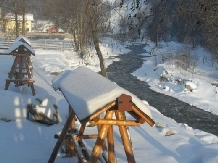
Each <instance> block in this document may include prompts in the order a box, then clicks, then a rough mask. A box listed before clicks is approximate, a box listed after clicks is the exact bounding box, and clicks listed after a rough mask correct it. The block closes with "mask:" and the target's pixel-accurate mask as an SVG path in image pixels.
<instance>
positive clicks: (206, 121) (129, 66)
mask: <svg viewBox="0 0 218 163" xmlns="http://www.w3.org/2000/svg"><path fill="white" fill-rule="evenodd" d="M144 47H145V45H132V46H129V49H130V50H132V51H131V52H129V53H127V54H124V55H119V58H120V61H114V62H113V64H111V65H110V66H108V68H107V72H108V78H109V79H110V80H111V81H114V82H116V83H117V84H118V85H119V86H121V87H123V88H125V89H126V90H128V91H130V92H131V93H133V94H135V95H136V96H138V98H140V99H142V100H146V101H148V103H149V104H150V105H151V106H153V107H155V108H157V109H158V110H159V111H160V112H161V113H162V114H164V115H165V116H167V117H170V118H172V119H174V120H176V121H177V122H178V123H186V124H188V125H189V126H191V127H193V128H195V129H200V130H202V131H205V132H209V133H212V134H214V135H217V136H218V116H217V115H214V114H211V113H209V112H206V111H204V110H202V109H199V108H196V107H194V106H190V105H189V104H187V103H184V102H182V101H179V100H177V99H175V98H173V97H170V96H167V95H164V94H160V93H157V92H155V91H153V90H151V89H150V88H149V85H148V84H147V83H146V82H143V81H140V80H138V79H137V78H136V77H135V76H133V75H131V74H130V73H132V72H133V71H135V70H136V69H138V68H140V67H141V65H142V63H143V59H142V56H140V55H138V54H142V53H144V52H145V51H144V50H143V48H144Z"/></svg>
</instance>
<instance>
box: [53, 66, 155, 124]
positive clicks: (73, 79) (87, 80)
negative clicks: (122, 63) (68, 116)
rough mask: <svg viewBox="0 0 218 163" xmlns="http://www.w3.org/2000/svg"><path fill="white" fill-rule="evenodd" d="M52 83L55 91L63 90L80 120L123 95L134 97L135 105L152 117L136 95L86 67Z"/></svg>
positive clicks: (58, 77) (79, 68) (62, 75)
mask: <svg viewBox="0 0 218 163" xmlns="http://www.w3.org/2000/svg"><path fill="white" fill-rule="evenodd" d="M52 82H53V84H52V85H53V87H54V89H61V91H62V93H63V94H64V96H65V98H66V99H67V101H68V102H69V104H70V106H71V107H72V108H73V110H74V112H75V114H76V115H77V117H78V119H79V120H83V119H85V118H87V117H89V116H90V115H92V114H93V113H94V112H96V111H97V110H99V109H101V108H102V107H104V106H105V105H107V104H108V103H110V102H112V101H114V100H116V98H118V97H119V96H120V95H122V94H126V95H130V96H132V101H133V103H134V104H135V105H136V106H137V107H138V108H140V109H141V111H143V112H144V113H145V114H147V115H148V116H149V117H151V113H150V110H149V108H148V107H147V106H146V105H145V104H144V103H143V102H142V101H141V100H140V99H138V98H137V97H136V96H135V95H133V94H132V93H130V92H129V91H127V90H125V89H123V88H121V87H119V86H118V85H116V84H115V83H113V82H111V81H110V80H108V79H106V78H104V77H103V76H101V75H99V74H98V73H96V72H94V71H91V70H90V69H88V68H86V67H84V66H81V67H78V68H77V69H75V70H73V71H71V70H66V71H64V72H63V73H61V74H60V75H58V76H57V77H55V78H54V79H53V81H52Z"/></svg>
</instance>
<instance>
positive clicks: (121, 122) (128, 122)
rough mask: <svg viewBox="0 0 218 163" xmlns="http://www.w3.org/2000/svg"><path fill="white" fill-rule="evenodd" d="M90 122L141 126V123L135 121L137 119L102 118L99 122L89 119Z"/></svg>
mask: <svg viewBox="0 0 218 163" xmlns="http://www.w3.org/2000/svg"><path fill="white" fill-rule="evenodd" d="M89 123H90V124H101V125H103V124H108V125H117V126H118V125H121V126H140V123H139V122H137V121H135V120H125V121H123V120H113V119H110V120H105V119H100V120H99V121H98V122H95V121H89Z"/></svg>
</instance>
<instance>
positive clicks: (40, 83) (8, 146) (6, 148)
mask: <svg viewBox="0 0 218 163" xmlns="http://www.w3.org/2000/svg"><path fill="white" fill-rule="evenodd" d="M149 45H150V47H145V48H148V50H149V49H151V48H152V44H151V43H150V44H149ZM177 46H178V44H176V43H170V44H167V48H168V49H167V51H170V50H172V51H175V48H176V47H177ZM179 46H181V45H179ZM125 47H126V44H124V45H121V44H119V42H117V41H114V40H111V39H109V38H108V39H104V40H102V44H101V50H102V52H103V54H104V57H105V58H106V60H105V63H106V65H109V64H111V63H112V60H111V58H112V59H113V56H117V55H118V54H122V53H125V52H128V51H129V50H128V49H126V48H125ZM33 48H34V47H33ZM196 50H197V51H198V54H200V55H202V56H206V57H209V54H207V53H205V51H204V50H203V49H201V48H197V49H196ZM164 51H166V49H165V48H162V49H159V50H158V52H164ZM155 52H157V51H155ZM35 53H36V56H34V57H32V60H33V67H34V80H35V83H34V87H35V89H36V95H37V97H38V98H41V99H44V98H45V97H50V98H51V99H54V100H52V103H57V105H58V107H59V111H60V116H61V118H62V120H63V121H62V122H61V123H59V124H57V125H52V126H50V127H47V126H45V125H42V124H38V123H34V122H30V121H28V120H26V119H25V118H22V117H21V118H17V116H18V115H19V114H21V113H25V107H26V105H27V103H28V101H30V99H32V98H33V97H32V92H31V89H30V88H29V87H27V86H21V87H14V84H13V83H12V84H11V85H10V87H9V90H8V91H4V86H5V79H6V78H7V76H8V72H9V71H10V68H11V66H12V63H13V60H14V57H13V56H0V57H1V59H0V96H1V98H0V100H1V104H3V105H1V107H0V113H1V114H0V118H5V117H6V116H8V115H10V117H8V118H11V119H12V120H13V119H16V120H15V121H11V122H4V121H0V128H1V131H2V132H1V134H0V140H1V141H0V142H1V143H0V144H1V148H0V158H1V162H8V163H14V162H16V163H29V162H32V163H39V162H47V161H48V159H49V157H50V155H51V153H52V150H53V148H54V146H55V144H56V141H57V140H56V139H54V138H53V137H54V134H55V133H57V132H60V131H61V129H62V128H63V125H64V122H65V121H66V116H67V114H68V105H67V102H66V100H65V98H64V97H63V95H62V94H61V93H60V92H59V91H54V89H53V88H52V86H51V84H52V79H53V78H54V76H53V75H51V73H54V72H61V71H64V70H71V69H75V68H77V67H78V66H81V65H83V66H84V65H85V63H84V62H89V63H91V65H88V66H87V67H88V68H90V69H91V70H94V71H99V64H98V59H97V58H96V56H95V55H94V53H93V52H91V54H93V57H91V56H90V57H88V58H86V60H81V59H80V58H79V56H78V54H77V53H75V52H69V51H64V52H63V51H57V50H43V49H36V50H35ZM143 55H147V54H143ZM114 60H115V59H114ZM200 63H201V62H200V61H199V64H198V67H196V71H197V72H196V73H197V75H194V76H193V77H192V78H191V79H192V81H193V82H194V83H195V84H196V85H197V88H196V90H194V92H192V93H190V92H182V90H183V88H184V87H181V86H180V87H179V88H176V87H177V86H176V85H173V84H172V83H171V84H169V83H160V82H158V80H157V78H158V74H155V75H154V74H153V73H151V71H149V72H150V73H149V72H146V74H147V75H146V76H145V71H146V70H152V69H153V68H154V62H153V60H152V58H151V59H150V60H147V61H145V62H144V65H143V66H142V68H141V69H139V70H137V71H135V72H134V73H133V74H134V75H137V76H138V78H140V79H141V80H145V81H147V82H149V84H150V85H151V87H152V88H153V89H154V90H156V91H159V92H162V93H166V94H169V95H172V96H175V97H177V98H181V99H183V100H184V101H185V100H190V101H192V102H193V103H194V104H196V105H198V104H199V105H201V104H200V103H201V102H202V101H203V100H204V101H208V102H205V103H204V105H201V106H203V107H204V106H208V107H205V108H209V109H210V111H211V112H214V113H217V110H216V109H217V108H216V107H214V106H215V105H214V102H215V101H213V98H214V96H215V97H216V98H217V94H216V93H215V92H214V89H215V88H214V87H212V88H211V87H210V82H211V81H214V80H216V81H217V79H216V78H213V75H212V74H213V72H215V71H214V70H215V69H214V68H213V67H211V66H210V65H209V64H208V65H202V64H200ZM144 66H146V67H144ZM157 68H158V69H159V70H158V72H159V75H160V74H162V73H163V72H164V71H165V70H167V71H168V72H169V73H173V75H174V76H179V75H181V72H180V71H176V70H173V71H172V69H170V66H169V65H165V64H160V65H158V66H157ZM208 74H210V75H209V76H208ZM187 77H190V76H187ZM170 85H171V86H170ZM164 86H168V87H169V90H170V91H169V90H167V91H166V90H163V87H164ZM202 89H203V90H204V92H207V93H204V95H202V93H201V91H203V90H202ZM176 90H177V91H176ZM205 90H207V91H205ZM210 91H211V92H210ZM199 96H201V98H199ZM141 100H145V99H141ZM190 101H188V102H190ZM143 102H144V103H145V104H146V105H147V107H148V108H149V109H150V110H151V114H152V117H153V119H154V120H155V122H156V123H157V126H156V127H150V126H149V125H147V124H143V125H141V126H140V127H130V131H129V132H130V135H131V139H132V144H133V151H134V155H135V159H136V162H137V163H143V162H144V161H145V159H146V162H149V163H156V162H167V163H184V162H187V163H201V162H202V163H214V162H218V138H217V136H214V135H212V134H210V133H206V132H203V131H200V130H196V129H192V128H191V127H189V126H188V125H186V124H178V123H176V122H175V121H174V120H173V119H171V118H168V117H165V116H163V115H162V114H161V113H160V112H158V110H157V109H158V108H157V109H156V108H153V107H152V106H149V105H148V104H147V103H146V101H143ZM194 104H193V105H194ZM202 109H203V108H202ZM6 110H7V112H6ZM17 110H19V111H17ZM3 113H4V114H3ZM13 113H14V114H13ZM128 117H129V115H127V118H128ZM78 126H79V124H78ZM114 130H115V141H116V143H115V150H116V159H117V162H119V163H126V157H125V154H124V152H123V148H122V146H121V139H120V137H119V131H118V129H117V127H115V128H114ZM94 131H95V128H87V130H86V133H93V132H94ZM170 133H174V134H173V135H170V136H166V135H167V134H170ZM86 144H87V147H88V149H89V150H91V148H92V145H93V141H91V140H89V141H86ZM63 156H64V155H63V154H61V153H58V156H57V158H56V161H55V163H76V162H77V160H76V158H62V157H63Z"/></svg>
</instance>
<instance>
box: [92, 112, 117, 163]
mask: <svg viewBox="0 0 218 163" xmlns="http://www.w3.org/2000/svg"><path fill="white" fill-rule="evenodd" d="M113 113H114V112H113V111H107V113H106V115H105V119H111V118H112V116H113ZM109 126H110V125H106V124H105V125H102V126H101V129H100V132H99V134H98V138H97V140H96V142H95V146H94V148H93V149H92V155H91V159H90V160H89V162H91V163H96V162H97V160H98V158H99V155H100V153H101V150H102V147H103V143H104V141H105V138H106V137H107V132H108V128H109Z"/></svg>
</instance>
